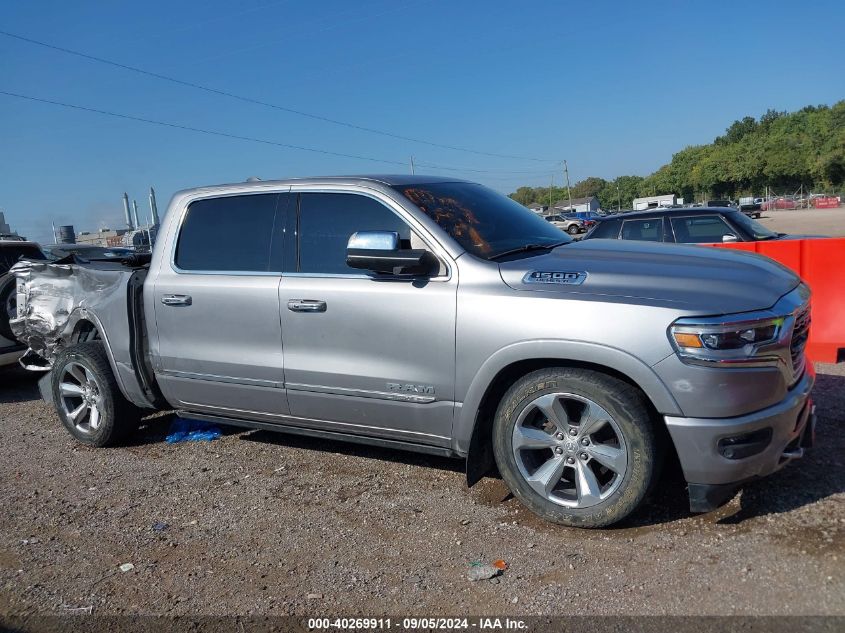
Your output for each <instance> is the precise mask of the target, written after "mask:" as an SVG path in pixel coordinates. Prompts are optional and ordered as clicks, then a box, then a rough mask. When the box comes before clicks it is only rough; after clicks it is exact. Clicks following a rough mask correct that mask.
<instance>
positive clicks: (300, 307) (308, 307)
mask: <svg viewBox="0 0 845 633" xmlns="http://www.w3.org/2000/svg"><path fill="white" fill-rule="evenodd" d="M288 310H290V311H291V312H325V311H326V302H325V301H318V300H316V299H291V300H290V301H288Z"/></svg>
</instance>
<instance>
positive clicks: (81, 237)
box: [76, 229, 127, 246]
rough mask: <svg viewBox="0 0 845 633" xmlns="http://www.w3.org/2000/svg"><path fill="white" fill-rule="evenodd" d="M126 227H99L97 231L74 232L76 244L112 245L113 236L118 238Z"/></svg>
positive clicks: (124, 231) (125, 230)
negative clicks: (114, 228) (113, 228)
mask: <svg viewBox="0 0 845 633" xmlns="http://www.w3.org/2000/svg"><path fill="white" fill-rule="evenodd" d="M126 232H127V229H116V230H112V229H100V230H99V231H94V232H89V231H83V232H82V233H77V234H76V243H77V244H91V245H93V246H114V241H115V238H117V239H118V240H120V239H121V238H122V237H123V235H124V234H125V233H126Z"/></svg>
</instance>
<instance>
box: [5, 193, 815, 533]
mask: <svg viewBox="0 0 845 633" xmlns="http://www.w3.org/2000/svg"><path fill="white" fill-rule="evenodd" d="M15 274H16V275H17V278H18V295H17V297H18V316H17V318H15V319H13V320H12V326H13V328H14V329H15V332H16V335H17V336H18V338H19V339H20V340H22V341H25V342H26V343H27V345H28V346H29V348H30V351H29V352H28V353H27V355H26V357H25V358H24V361H23V362H24V364H25V365H26V366H27V367H29V368H32V369H34V370H39V369H40V370H43V371H47V372H48V373H47V374H46V375H45V376H44V377H43V378H42V379H41V381H40V384H41V386H42V391H43V392H44V394H45V396H46V397H47V398H48V399H50V400H52V402H53V403H54V405H55V409H56V412H57V414H58V417H59V418H60V419H61V421H62V423H63V424H64V426H65V427H66V428H67V430H68V431H69V432H70V433H71V434H72V435H73V436H74V437H75V438H76V439H77V440H78V441H79V442H82V443H84V444H87V445H91V446H108V445H112V444H117V443H119V442H120V441H121V440H123V439H125V438H126V437H127V436H128V434H130V433H131V432H132V431H133V430H135V429H136V428H137V426H138V424H139V420H140V419H141V417H142V416H143V415H144V414H145V413H147V412H150V411H152V410H163V409H167V410H174V409H175V410H176V411H177V412H178V413H179V414H180V415H182V416H185V417H190V418H191V419H196V420H203V421H209V422H214V423H219V424H227V425H237V426H243V427H248V428H259V429H268V430H273V431H282V432H287V433H295V434H301V435H310V436H314V437H316V438H324V439H334V440H346V441H351V442H359V443H365V444H374V445H377V446H382V447H387V448H395V449H406V450H412V451H419V452H423V453H430V454H434V455H444V456H451V457H457V458H461V459H464V460H465V462H466V469H467V480H468V483H469V484H470V485H472V484H473V483H475V482H477V481H478V480H479V479H480V478H482V477H483V476H485V475H487V474H493V473H495V472H496V471H498V473H500V474H501V477H502V478H503V479H504V481H505V483H506V484H507V486H508V487H509V488H510V490H511V491H512V492H513V494H514V495H515V496H516V497H517V498H518V499H519V500H520V501H521V502H522V503H523V504H525V505H526V506H527V507H528V508H530V509H531V510H532V511H534V512H535V513H537V514H538V515H539V516H541V517H543V518H544V519H547V520H549V521H552V522H557V523H561V524H565V525H573V526H581V527H598V526H605V525H609V524H612V523H615V522H617V521H619V520H621V519H623V518H624V517H626V516H627V515H629V514H630V513H631V512H632V511H634V510H635V509H636V508H637V507H638V506H639V505H640V504H641V503H642V501H643V499H644V497H645V496H646V494H647V492H648V491H649V489H650V488H651V487H652V485H653V484H655V483H659V482H658V479H659V477H660V473H661V463H662V462H663V461H664V460H665V459H667V458H668V457H669V456H670V453H674V454H675V455H676V456H677V458H678V460H679V462H680V464H681V467H682V469H683V473H684V476H685V478H686V480H687V483H688V487H689V497H690V507H691V509H692V510H693V511H707V510H710V509H712V508H715V507H717V506H718V505H719V504H721V503H723V502H724V501H725V500H726V499H727V498H729V497H730V496H731V495H732V494H733V493H734V492H735V491H736V489H737V487H738V486H739V485H740V484H741V483H742V482H745V481H748V480H750V479H753V478H756V477H760V476H764V475H768V474H769V473H772V472H774V471H776V470H778V469H779V468H781V467H783V466H784V465H786V464H787V463H789V462H791V461H793V460H794V459H795V458H798V457H801V455H802V453H803V451H804V449H805V448H807V447H808V446H809V445H810V444H811V442H812V439H813V428H814V424H815V415H814V410H813V404H812V401H811V399H810V391H811V388H812V386H813V382H814V372H813V368H812V365H811V364H809V363H808V362H807V361H806V359H805V356H804V346H805V343H806V340H807V334H808V328H809V325H810V292H809V289H808V288H807V287H806V286H805V285H804V284H802V283H801V281H800V280H799V278H798V277H796V276H795V275H794V274H793V273H792V272H790V271H789V270H787V269H785V268H783V267H782V266H780V265H778V264H776V263H774V262H772V261H770V260H767V259H765V258H761V257H757V256H755V255H750V254H746V253H740V252H730V251H722V250H715V249H701V248H697V247H687V246H674V245H673V246H666V245H663V244H652V243H642V242H619V241H615V240H587V241H584V242H574V241H573V240H572V239H571V238H570V237H569V236H567V235H565V234H562V233H561V232H560V231H559V230H558V229H557V228H555V227H554V226H552V225H551V224H549V223H548V222H546V221H545V220H544V219H542V218H540V217H538V216H536V215H535V214H533V213H532V212H530V211H528V210H527V209H525V208H524V207H522V206H521V205H519V204H517V203H516V202H514V201H513V200H510V199H509V198H507V197H505V196H502V195H500V194H498V193H496V192H493V191H491V190H489V189H487V188H485V187H483V186H481V185H477V184H473V183H469V182H463V181H454V180H448V179H442V178H430V177H422V176H373V177H348V178H317V179H297V180H286V181H266V182H260V181H259V182H247V183H240V184H233V185H222V186H215V187H205V188H199V189H192V190H188V191H182V192H180V193H177V194H176V195H175V196H174V198H173V200H172V201H171V204H170V207H169V210H168V212H167V215H166V217H165V219H164V222H163V224H162V226H161V230H160V233H159V239H158V242H157V243H156V245H155V249H154V251H153V253H152V254H151V256H148V261H144V260H142V259H140V258H135V259H134V260H127V261H123V262H90V263H85V262H80V261H69V262H68V261H65V262H64V263H63V262H56V263H43V262H26V263H22V264H19V265H18V266H17V268H16V270H15Z"/></svg>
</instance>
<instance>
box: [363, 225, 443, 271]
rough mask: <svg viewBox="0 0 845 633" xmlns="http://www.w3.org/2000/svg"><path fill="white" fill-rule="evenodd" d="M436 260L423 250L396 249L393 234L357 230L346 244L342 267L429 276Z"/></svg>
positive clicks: (395, 234) (396, 241)
mask: <svg viewBox="0 0 845 633" xmlns="http://www.w3.org/2000/svg"><path fill="white" fill-rule="evenodd" d="M436 264H437V258H436V257H435V256H434V255H432V254H431V253H429V252H428V251H427V250H425V249H422V248H420V249H411V248H400V240H399V233H397V232H396V231H358V232H357V233H353V234H352V236H351V237H350V238H349V241H348V242H347V243H346V265H347V266H349V267H350V268H359V269H363V270H369V271H370V272H374V273H377V274H381V275H430V274H431V273H432V271H433V270H435V266H436Z"/></svg>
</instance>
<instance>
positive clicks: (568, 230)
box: [566, 224, 581, 235]
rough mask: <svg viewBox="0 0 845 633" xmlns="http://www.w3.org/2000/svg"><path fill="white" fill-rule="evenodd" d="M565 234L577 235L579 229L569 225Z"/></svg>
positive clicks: (576, 226)
mask: <svg viewBox="0 0 845 633" xmlns="http://www.w3.org/2000/svg"><path fill="white" fill-rule="evenodd" d="M566 231H567V233H569V234H570V235H578V233H580V232H581V229H579V228H578V225H577V224H570V225H569V228H568V229H566Z"/></svg>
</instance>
